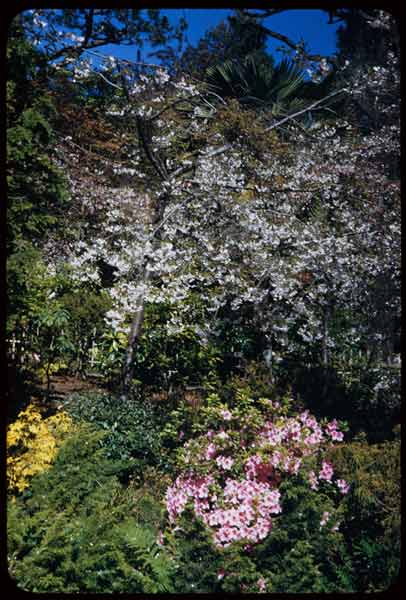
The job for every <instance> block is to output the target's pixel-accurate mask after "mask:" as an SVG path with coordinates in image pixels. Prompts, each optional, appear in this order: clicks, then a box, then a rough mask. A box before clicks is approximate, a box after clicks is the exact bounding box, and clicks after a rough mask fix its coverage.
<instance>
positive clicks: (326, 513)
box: [320, 510, 330, 527]
mask: <svg viewBox="0 0 406 600" xmlns="http://www.w3.org/2000/svg"><path fill="white" fill-rule="evenodd" d="M329 517H330V513H329V512H328V511H327V510H326V511H324V513H323V516H322V518H321V521H320V527H323V526H324V525H325V524H326V523H327V521H328V520H329Z"/></svg>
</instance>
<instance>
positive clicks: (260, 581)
mask: <svg viewBox="0 0 406 600" xmlns="http://www.w3.org/2000/svg"><path fill="white" fill-rule="evenodd" d="M257 586H258V588H259V591H260V592H265V590H266V579H264V578H263V577H260V578H259V579H258V581H257Z"/></svg>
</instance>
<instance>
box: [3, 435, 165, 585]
mask: <svg viewBox="0 0 406 600" xmlns="http://www.w3.org/2000/svg"><path fill="white" fill-rule="evenodd" d="M105 436H106V433H105V432H102V431H98V430H95V429H94V427H90V426H87V425H86V426H82V427H81V428H80V430H79V432H78V433H76V434H74V435H73V436H72V437H71V438H70V439H69V440H68V441H67V442H66V443H65V444H64V446H62V448H61V450H60V451H59V453H58V455H57V457H56V460H55V462H54V464H53V466H52V467H51V468H50V469H49V470H48V471H46V472H43V473H41V474H39V475H36V476H34V477H33V479H32V485H31V488H30V489H29V490H28V491H25V492H24V493H23V494H22V495H21V496H20V497H19V498H18V499H16V500H15V501H14V502H10V504H9V508H8V560H9V572H10V575H11V576H12V577H13V578H14V579H15V580H16V582H17V584H18V586H19V587H21V588H23V589H25V590H29V591H32V592H39V593H43V592H68V593H75V592H76V593H77V592H98V593H103V592H106V593H113V592H129V593H131V592H132V593H155V592H170V591H172V574H173V571H174V563H173V560H172V559H171V558H170V557H169V556H168V555H167V553H166V552H165V550H164V549H163V548H161V547H160V546H159V545H158V544H157V541H156V540H157V534H158V530H157V528H156V527H157V524H158V523H159V518H160V510H161V504H160V497H159V493H156V490H154V489H152V488H151V489H150V491H149V495H148V496H146V497H145V498H144V503H142V502H141V498H140V495H139V494H138V495H137V493H136V491H137V490H136V488H135V487H134V486H130V487H129V488H127V489H125V488H123V486H121V485H120V483H119V481H118V479H117V476H116V473H117V472H118V473H119V472H120V465H119V464H118V463H116V462H114V461H112V460H110V459H109V458H108V457H107V456H106V450H105V449H104V448H103V446H102V442H103V438H104V437H105ZM150 475H151V474H150ZM156 479H157V476H156V475H155V480H156ZM151 481H152V479H151V476H150V482H151ZM137 504H138V506H136V505H137ZM135 508H137V515H136V517H135V516H133V514H134V509H135Z"/></svg>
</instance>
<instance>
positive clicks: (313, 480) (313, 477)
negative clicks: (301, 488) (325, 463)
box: [308, 471, 319, 490]
mask: <svg viewBox="0 0 406 600" xmlns="http://www.w3.org/2000/svg"><path fill="white" fill-rule="evenodd" d="M308 479H309V483H310V487H311V488H312V490H318V489H319V484H318V481H317V477H316V473H315V472H314V471H309V475H308Z"/></svg>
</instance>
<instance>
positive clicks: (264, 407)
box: [166, 395, 349, 548]
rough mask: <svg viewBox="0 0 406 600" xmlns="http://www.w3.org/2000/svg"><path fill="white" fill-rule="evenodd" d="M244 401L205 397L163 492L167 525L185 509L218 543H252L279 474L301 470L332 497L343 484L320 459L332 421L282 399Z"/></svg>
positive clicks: (266, 528)
mask: <svg viewBox="0 0 406 600" xmlns="http://www.w3.org/2000/svg"><path fill="white" fill-rule="evenodd" d="M249 402H251V404H250V405H249V406H247V405H246V404H244V405H243V406H241V407H238V405H237V406H236V407H234V408H233V409H231V408H230V407H226V406H225V405H224V404H221V402H220V401H219V399H218V397H217V396H216V395H212V396H211V397H209V406H208V407H207V408H205V409H203V413H204V416H205V417H206V425H207V427H206V430H205V431H204V430H203V431H202V426H200V431H199V432H198V435H196V437H194V438H192V439H191V440H189V441H188V442H187V443H185V444H184V446H183V449H182V450H181V454H180V458H179V468H180V474H179V475H178V477H177V478H176V480H175V482H174V483H173V485H171V486H170V487H169V488H168V490H167V492H166V507H167V511H168V517H169V522H170V524H171V526H175V525H176V523H177V521H178V518H179V517H180V516H181V515H182V513H184V511H185V510H186V509H187V508H189V509H191V510H192V513H193V514H194V516H195V518H197V519H200V520H201V521H202V522H203V523H204V525H205V527H206V528H207V529H208V530H209V531H210V533H211V535H212V539H213V542H214V544H215V545H216V546H217V547H219V548H225V547H227V546H229V545H230V544H232V543H233V542H238V541H241V542H244V543H245V544H247V545H248V546H249V545H252V544H257V543H258V542H260V541H262V540H264V539H265V538H266V537H267V536H268V535H270V534H271V532H272V524H273V518H274V516H276V515H279V514H280V513H281V512H282V500H283V499H282V497H281V492H280V490H279V487H280V482H281V481H282V480H283V478H286V477H301V478H302V479H303V480H305V481H306V482H307V484H308V485H309V487H310V488H311V489H312V490H314V491H318V490H319V489H320V490H322V489H323V486H326V485H327V486H330V489H331V490H334V489H335V490H336V492H337V497H340V494H346V493H347V492H348V489H349V485H348V484H347V482H346V481H344V480H343V479H335V476H334V467H333V465H332V464H331V463H330V462H329V461H328V460H326V459H325V453H326V451H327V450H328V449H329V448H331V446H332V445H334V444H335V443H337V442H341V441H342V440H343V432H342V431H340V429H339V425H338V423H337V421H336V420H333V421H331V422H323V421H321V422H318V421H317V419H316V418H315V417H314V416H312V415H310V414H309V412H308V411H307V410H306V411H304V412H301V413H300V414H298V415H296V416H292V415H290V414H289V411H290V405H291V403H290V401H286V402H285V403H284V404H283V405H281V404H280V403H279V402H272V401H270V400H267V399H261V400H259V402H258V406H254V404H253V401H249ZM203 420H204V419H203ZM326 517H327V515H326V513H324V514H323V515H322V516H321V524H324V522H326ZM248 546H247V547H248Z"/></svg>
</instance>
